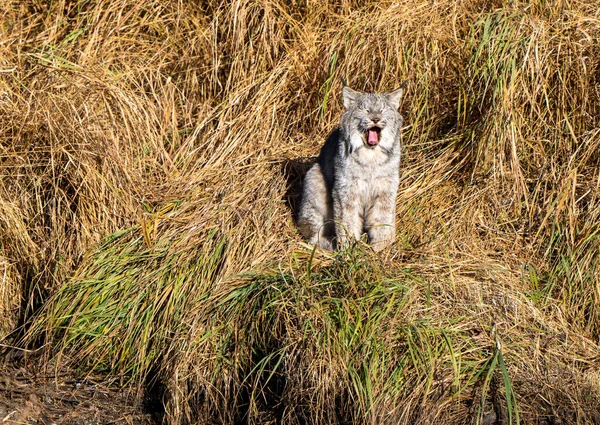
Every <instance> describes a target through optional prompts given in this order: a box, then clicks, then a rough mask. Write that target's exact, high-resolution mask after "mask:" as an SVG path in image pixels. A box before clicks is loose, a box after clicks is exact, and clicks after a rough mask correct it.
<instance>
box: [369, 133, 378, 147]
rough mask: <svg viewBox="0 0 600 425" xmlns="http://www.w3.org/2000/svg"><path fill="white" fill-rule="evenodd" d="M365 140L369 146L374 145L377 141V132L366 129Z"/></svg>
mask: <svg viewBox="0 0 600 425" xmlns="http://www.w3.org/2000/svg"><path fill="white" fill-rule="evenodd" d="M367 142H368V143H369V144H370V145H371V146H375V145H376V144H377V143H379V139H378V137H377V132H376V131H375V130H368V131H367Z"/></svg>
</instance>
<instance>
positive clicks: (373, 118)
mask: <svg viewBox="0 0 600 425" xmlns="http://www.w3.org/2000/svg"><path fill="white" fill-rule="evenodd" d="M371 121H373V124H377V123H378V122H379V121H381V116H380V115H374V116H372V117H371Z"/></svg>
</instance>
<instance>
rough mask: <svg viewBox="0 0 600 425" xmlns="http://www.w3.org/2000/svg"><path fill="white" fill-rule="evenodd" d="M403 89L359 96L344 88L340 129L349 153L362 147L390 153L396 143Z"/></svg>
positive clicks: (400, 124)
mask: <svg viewBox="0 0 600 425" xmlns="http://www.w3.org/2000/svg"><path fill="white" fill-rule="evenodd" d="M403 91H404V89H403V87H401V88H399V89H398V90H396V91H393V92H390V93H381V94H375V93H361V92H358V91H356V90H352V89H351V88H350V87H348V86H345V87H344V89H343V91H342V97H343V100H344V108H345V109H346V110H345V111H344V114H343V115H342V119H341V129H342V132H343V133H344V134H345V136H346V140H348V141H349V143H350V146H349V148H350V149H349V150H350V152H352V151H355V150H357V149H360V148H362V147H365V148H368V149H381V150H383V151H385V152H388V153H391V152H392V151H393V150H394V147H395V145H396V144H399V135H400V128H401V127H402V115H400V112H398V108H399V107H400V100H401V99H402V93H403Z"/></svg>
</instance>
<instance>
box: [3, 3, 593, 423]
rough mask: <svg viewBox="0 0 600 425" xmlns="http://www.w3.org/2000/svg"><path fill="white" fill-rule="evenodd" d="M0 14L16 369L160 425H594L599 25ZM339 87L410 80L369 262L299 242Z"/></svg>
mask: <svg viewBox="0 0 600 425" xmlns="http://www.w3.org/2000/svg"><path fill="white" fill-rule="evenodd" d="M2 10H3V15H2V18H1V19H0V25H1V26H0V37H1V39H0V41H1V43H0V109H1V111H0V120H1V123H0V124H1V125H0V132H1V133H0V134H1V136H0V137H1V143H0V149H1V150H0V169H1V170H2V173H1V177H2V178H1V180H0V272H2V273H3V282H4V286H3V289H4V288H5V290H3V292H2V303H0V305H1V306H2V307H1V308H2V310H0V311H2V313H3V317H6V318H7V319H8V320H7V321H5V323H6V329H3V330H2V332H3V333H4V334H6V333H7V332H8V331H9V330H13V331H14V332H13V334H12V339H11V340H10V344H17V343H19V341H23V340H21V337H22V336H24V337H25V339H24V341H25V342H23V343H26V344H29V345H30V346H31V345H39V344H43V346H44V347H46V348H47V350H46V353H47V354H48V355H51V356H57V357H58V358H59V359H62V361H63V362H69V363H70V364H75V365H77V366H78V367H79V368H80V370H81V371H82V373H85V372H86V371H90V370H94V371H98V370H101V371H104V372H105V373H106V376H107V379H111V380H117V381H120V382H121V383H122V384H124V385H125V384H127V385H131V386H132V387H134V388H137V389H138V390H139V391H140V394H143V393H144V391H147V390H149V389H150V388H162V389H163V391H161V393H162V394H161V395H162V401H163V404H164V406H165V420H166V421H168V422H169V423H198V422H202V423H239V422H248V423H261V424H262V423H290V424H295V423H297V424H304V423H316V424H325V423H399V424H409V423H410V424H419V423H422V424H428V423H448V424H471V423H477V424H481V423H542V424H543V423H573V424H583V423H600V413H599V412H598V409H597V406H598V405H599V402H600V359H599V357H598V338H599V337H600V310H599V308H600V281H599V277H598V276H600V274H599V273H598V266H597V264H598V261H599V259H600V258H599V257H600V239H599V237H598V236H599V233H598V232H599V231H598V229H599V227H598V223H599V221H600V217H599V215H600V207H599V204H598V202H599V200H600V198H599V196H600V192H599V185H600V167H599V166H600V156H599V155H598V147H599V144H600V127H599V125H598V119H599V118H598V117H599V116H600V42H599V37H600V12H599V10H598V8H597V5H596V4H595V2H594V1H592V0H589V1H576V0H574V1H566V0H565V1H555V2H524V1H512V2H501V1H496V2H489V1H474V0H465V1H461V2H450V1H443V0H440V1H437V0H436V1H433V2H431V1H420V0H414V1H405V2H398V3H395V2H369V3H366V4H365V3H364V2H352V1H342V2H319V1H312V0H308V1H303V2H286V1H280V0H270V1H269V0H252V1H251V0H237V1H233V2H216V1H212V0H211V1H206V2H185V1H179V2H169V1H164V0H153V1H149V2H141V1H138V0H117V1H112V2H107V1H106V2H100V1H66V0H65V1H59V2H45V1H33V0H28V1H23V2H9V1H5V2H3V4H2ZM340 76H343V77H345V78H346V79H347V80H348V81H349V83H350V85H351V86H352V87H353V88H356V89H358V90H363V91H387V90H392V89H394V88H395V87H397V86H398V85H399V84H400V82H402V81H404V80H405V79H409V81H410V85H409V90H408V92H407V95H406V98H405V99H404V102H403V105H402V108H401V109H402V112H403V114H404V116H405V122H406V123H407V125H406V127H405V128H404V132H403V135H404V146H405V155H404V159H403V165H402V168H401V170H400V173H401V187H400V193H399V196H398V216H397V222H398V234H397V241H398V242H397V244H396V246H395V247H393V248H391V249H390V250H387V251H386V252H384V253H382V254H381V255H375V254H373V253H371V252H370V251H368V249H365V248H364V247H362V246H360V245H357V246H356V247H353V248H352V249H350V250H349V251H347V252H343V253H340V254H338V255H329V254H323V253H312V252H311V250H310V249H308V248H307V247H306V246H305V245H303V243H302V241H301V239H300V237H299V236H298V233H297V231H296V229H295V228H294V223H293V213H294V209H295V207H296V205H297V202H298V194H299V185H300V181H301V177H302V174H303V172H304V171H305V170H306V167H307V165H308V164H309V163H310V161H312V160H313V158H314V156H315V155H316V154H317V152H318V149H319V147H320V145H321V144H322V142H323V140H324V139H325V137H326V135H327V133H328V132H329V131H331V130H332V129H333V128H334V127H335V125H336V124H337V121H338V119H339V115H340V113H341V105H340V103H341V102H339V94H340V89H341V85H340V83H339V77H340ZM17 321H18V322H19V323H21V324H22V325H23V326H21V327H16V325H17V323H18V322H17ZM494 421H495V422H494Z"/></svg>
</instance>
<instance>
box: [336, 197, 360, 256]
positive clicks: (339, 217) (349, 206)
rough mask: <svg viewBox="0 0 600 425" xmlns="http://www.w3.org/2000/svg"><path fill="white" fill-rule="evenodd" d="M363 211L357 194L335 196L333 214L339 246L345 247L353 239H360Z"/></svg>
mask: <svg viewBox="0 0 600 425" xmlns="http://www.w3.org/2000/svg"><path fill="white" fill-rule="evenodd" d="M361 213H362V211H361V210H360V208H359V202H358V199H356V197H355V196H352V195H350V196H339V195H338V196H335V197H334V199H333V216H334V221H335V235H336V241H337V248H345V247H346V246H347V245H348V243H349V242H350V241H351V240H352V239H356V240H358V239H360V235H361V234H362V230H363V219H362V217H361Z"/></svg>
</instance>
